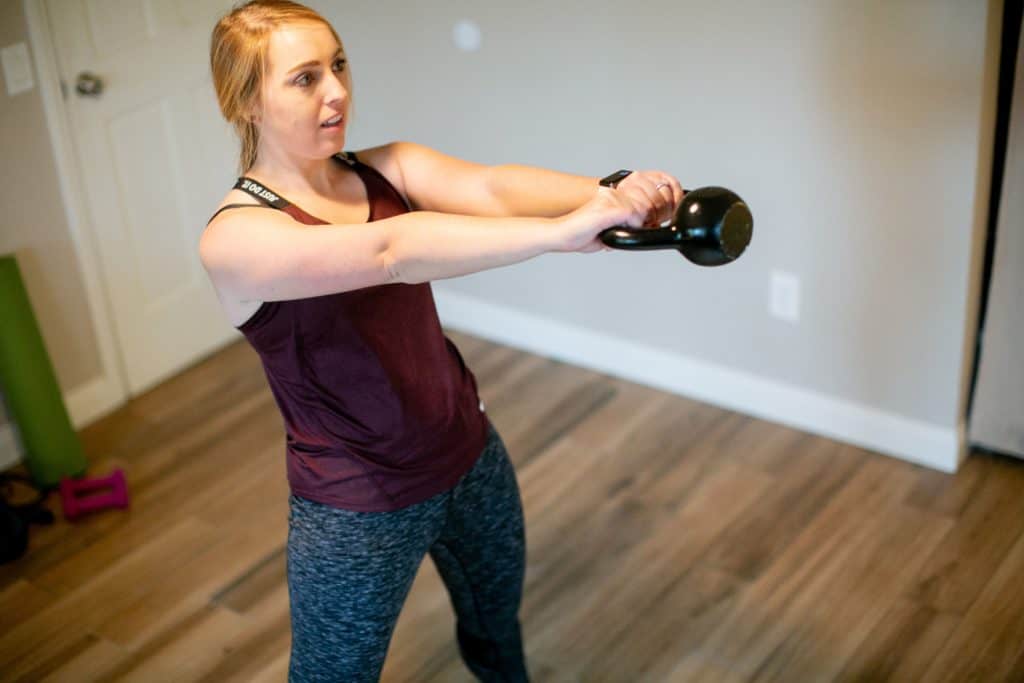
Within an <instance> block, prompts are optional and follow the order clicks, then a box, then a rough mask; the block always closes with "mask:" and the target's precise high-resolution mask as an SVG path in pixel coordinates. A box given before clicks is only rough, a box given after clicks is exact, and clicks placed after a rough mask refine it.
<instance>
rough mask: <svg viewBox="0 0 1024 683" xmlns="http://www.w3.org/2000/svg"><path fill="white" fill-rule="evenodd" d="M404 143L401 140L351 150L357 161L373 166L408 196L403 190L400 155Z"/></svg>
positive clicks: (403, 182)
mask: <svg viewBox="0 0 1024 683" xmlns="http://www.w3.org/2000/svg"><path fill="white" fill-rule="evenodd" d="M404 144H405V143H402V142H389V143H387V144H385V145H378V146H376V147H367V148H366V149H357V150H352V151H353V152H354V153H355V155H356V157H358V159H359V161H361V162H362V163H364V164H366V165H367V166H371V167H373V169H374V170H375V171H377V172H378V173H380V174H381V175H382V176H384V177H385V178H387V179H388V182H389V183H391V184H392V185H394V186H395V189H397V190H398V191H399V192H401V193H402V195H403V196H408V193H407V192H406V190H405V181H404V178H403V177H402V162H401V156H402V152H403V145H404Z"/></svg>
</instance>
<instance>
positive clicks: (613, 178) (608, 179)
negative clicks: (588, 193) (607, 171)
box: [598, 168, 632, 189]
mask: <svg viewBox="0 0 1024 683" xmlns="http://www.w3.org/2000/svg"><path fill="white" fill-rule="evenodd" d="M630 173H632V171H629V170H626V169H624V168H623V169H620V170H618V171H616V172H615V173H612V174H611V175H607V176H605V177H604V178H601V180H600V182H598V185H601V186H603V187H610V188H612V189H615V188H616V187H617V186H618V184H619V183H621V182H622V181H623V180H625V179H626V176H628V175H629V174H630Z"/></svg>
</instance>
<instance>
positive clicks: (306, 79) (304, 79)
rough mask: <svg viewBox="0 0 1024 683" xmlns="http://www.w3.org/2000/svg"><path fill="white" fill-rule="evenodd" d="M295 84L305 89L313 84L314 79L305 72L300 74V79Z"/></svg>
mask: <svg viewBox="0 0 1024 683" xmlns="http://www.w3.org/2000/svg"><path fill="white" fill-rule="evenodd" d="M293 82H294V83H295V85H297V86H299V87H303V88H304V87H306V86H307V85H309V84H310V83H312V77H311V76H310V75H309V73H308V72H303V73H301V74H299V76H298V78H296V79H295V80H294V81H293Z"/></svg>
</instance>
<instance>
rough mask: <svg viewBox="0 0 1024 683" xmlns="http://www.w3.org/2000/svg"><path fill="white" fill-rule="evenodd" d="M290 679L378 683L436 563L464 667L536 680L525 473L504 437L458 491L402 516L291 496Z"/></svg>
mask: <svg viewBox="0 0 1024 683" xmlns="http://www.w3.org/2000/svg"><path fill="white" fill-rule="evenodd" d="M289 503H290V512H289V521H288V593H289V597H290V600H291V625H292V650H291V661H290V665H289V672H288V680H289V681H292V682H299V681H301V682H303V683H304V682H305V681H332V682H334V681H344V682H345V683H356V682H358V681H377V680H379V677H380V671H381V669H382V667H383V665H384V657H385V655H386V654H387V650H388V645H389V644H390V642H391V635H392V632H393V631H394V627H395V622H396V621H397V619H398V613H399V612H400V611H401V609H402V605H403V603H404V602H405V599H406V596H407V595H408V593H409V589H410V587H411V586H412V582H413V579H414V578H415V576H416V572H417V570H418V569H419V566H420V562H422V561H423V557H424V556H425V555H426V554H427V553H428V552H429V553H430V556H431V558H432V559H433V561H434V564H435V565H436V566H437V569H438V573H439V574H440V575H441V578H442V579H443V580H444V583H445V586H447V588H448V594H449V596H450V597H451V602H452V606H453V608H454V609H455V615H456V622H457V623H456V629H455V633H456V640H457V642H458V646H459V652H460V653H461V655H462V659H463V661H465V663H466V665H467V666H468V667H469V669H470V671H472V672H473V673H474V674H475V675H476V676H477V678H479V679H480V680H482V681H510V682H517V683H518V682H520V681H528V680H529V679H528V677H527V672H526V663H525V661H524V656H523V645H522V635H521V632H520V624H519V616H518V612H519V603H520V598H521V596H522V589H523V574H524V568H525V560H526V544H525V536H524V529H523V512H522V504H521V502H520V497H519V487H518V485H517V483H516V478H515V471H514V470H513V467H512V463H511V462H510V461H509V458H508V453H507V452H506V450H505V444H504V442H503V441H502V439H501V437H500V435H499V434H498V432H497V431H496V430H495V429H494V426H493V425H491V426H490V427H489V435H488V439H487V445H486V446H485V448H484V450H483V453H481V455H480V458H479V460H478V461H477V462H476V464H475V465H474V466H473V468H472V469H471V470H470V471H469V472H467V473H466V474H465V475H464V476H463V477H462V479H460V480H459V482H458V483H457V484H456V485H455V487H454V488H452V489H451V490H449V491H446V492H444V493H441V494H438V495H436V496H434V497H433V498H430V499H428V500H425V501H423V502H421V503H416V504H415V505H410V506H408V507H405V508H402V509H400V510H395V511H392V512H352V511H348V510H341V509H338V508H335V507H331V506H328V505H324V504H322V503H317V502H314V501H310V500H307V499H305V498H299V497H297V496H294V495H293V496H291V497H290V499H289Z"/></svg>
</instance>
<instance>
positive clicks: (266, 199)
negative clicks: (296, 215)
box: [235, 176, 289, 209]
mask: <svg viewBox="0 0 1024 683" xmlns="http://www.w3.org/2000/svg"><path fill="white" fill-rule="evenodd" d="M235 189H236V190H241V191H242V192H246V193H248V194H250V195H252V196H253V197H255V198H256V199H258V200H260V201H261V202H263V203H264V204H269V205H270V206H272V207H274V208H275V209H283V208H284V207H286V206H288V205H289V203H288V200H287V199H285V198H284V197H282V196H281V195H279V194H277V193H276V192H273V191H271V190H268V189H267V188H265V187H263V186H262V185H260V184H259V183H257V182H256V181H255V180H253V179H252V178H246V177H245V176H242V177H241V178H239V179H238V182H236V183H235Z"/></svg>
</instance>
